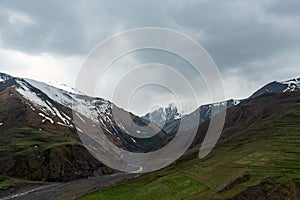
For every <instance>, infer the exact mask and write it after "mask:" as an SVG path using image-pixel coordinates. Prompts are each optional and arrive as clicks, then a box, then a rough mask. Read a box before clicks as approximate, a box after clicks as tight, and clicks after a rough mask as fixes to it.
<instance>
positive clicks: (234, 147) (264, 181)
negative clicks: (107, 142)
mask: <svg viewBox="0 0 300 200" xmlns="http://www.w3.org/2000/svg"><path fill="white" fill-rule="evenodd" d="M232 134H233V135H232ZM226 135H228V137H229V135H230V139H228V140H227V141H226V142H223V143H221V144H219V145H218V146H217V147H216V148H215V149H214V150H213V151H212V152H211V153H210V154H209V155H208V156H207V157H206V158H204V159H202V160H200V159H198V158H194V159H192V160H190V161H187V162H183V163H179V164H176V165H173V166H171V167H168V168H166V169H163V170H161V171H157V172H153V173H150V174H147V175H144V176H142V177H140V178H139V179H137V180H135V181H132V182H129V183H126V184H122V185H118V186H116V187H113V188H110V189H107V190H104V191H101V192H98V193H94V194H90V195H87V196H84V197H82V198H80V199H81V200H93V199H97V200H99V199H110V200H113V199H118V200H119V199H125V200H126V199H130V200H132V199H141V200H145V199H231V198H233V199H298V198H299V194H300V193H299V190H300V110H295V109H293V110H290V111H287V112H286V113H285V114H283V115H280V116H276V117H272V118H269V119H264V120H262V121H260V122H256V123H254V124H253V125H251V126H250V127H248V128H247V129H245V130H243V131H242V132H239V133H232V130H230V129H227V130H224V132H223V136H225V137H226ZM198 149H199V147H196V148H194V149H191V150H190V151H189V152H187V153H186V155H185V156H188V154H194V153H196V152H197V151H198ZM258 197H260V198H258Z"/></svg>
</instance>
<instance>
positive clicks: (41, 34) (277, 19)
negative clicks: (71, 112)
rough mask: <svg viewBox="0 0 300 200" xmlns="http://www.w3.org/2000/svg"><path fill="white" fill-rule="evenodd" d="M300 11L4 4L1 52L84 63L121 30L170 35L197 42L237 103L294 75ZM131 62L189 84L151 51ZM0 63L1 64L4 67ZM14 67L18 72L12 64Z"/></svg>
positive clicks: (263, 1)
mask: <svg viewBox="0 0 300 200" xmlns="http://www.w3.org/2000/svg"><path fill="white" fill-rule="evenodd" d="M299 10H300V1H298V0H287V1H281V0H273V1H272V0H253V1H248V2H247V1H237V0H233V1H218V0H188V1H180V0H175V1H174V0H173V1H171V0H166V1H159V0H154V1H146V0H144V1H140V0H131V1H123V0H118V1H96V0H95V1H93V0H79V1H68V0H53V1H38V0H27V1H17V0H3V1H1V3H0V45H1V48H3V49H10V50H14V51H20V52H24V53H26V54H28V55H39V54H41V53H43V52H46V53H49V54H51V55H52V56H53V59H55V58H57V57H59V58H61V57H64V56H65V57H72V56H77V55H80V56H82V55H83V56H86V55H87V54H88V53H89V51H90V50H91V49H92V48H94V47H95V46H96V45H97V44H98V43H99V42H102V41H103V40H104V39H106V38H107V37H109V36H111V35H113V34H116V33H119V32H120V31H123V30H128V29H131V28H137V27H144V26H158V27H165V28H171V29H175V30H178V31H181V32H183V33H185V34H187V35H189V36H191V37H192V38H194V39H196V40H197V41H198V42H199V43H201V44H202V45H203V46H204V47H205V49H206V50H207V51H208V53H209V54H210V55H211V56H212V58H213V59H214V61H215V62H216V64H217V65H218V67H219V68H220V71H221V73H222V75H223V78H224V83H225V87H226V89H227V94H228V97H234V98H242V97H246V96H248V95H250V93H251V92H252V91H254V90H255V89H257V88H258V87H259V86H260V85H261V84H264V83H266V82H268V81H272V80H280V79H288V78H292V77H298V76H300V67H299V65H300V59H299V56H298V55H299V52H300V38H299V35H300V14H299V13H300V12H299ZM174 42H176V41H174ZM0 53H1V51H0ZM3 55H4V54H3ZM5 55H6V54H5ZM9 55H11V54H9ZM132 58H134V59H135V62H134V63H135V64H137V63H138V64H142V63H145V62H153V61H156V62H158V61H160V62H161V63H165V64H168V65H170V66H173V67H174V68H175V69H177V70H179V71H181V72H182V73H183V74H185V75H186V77H188V78H190V79H191V80H192V79H193V78H194V74H193V72H192V71H185V69H186V66H187V65H186V64H185V63H182V61H178V60H177V59H174V58H173V57H172V56H168V55H161V54H158V53H155V52H151V53H147V54H143V53H140V54H136V55H134V56H133V57H132ZM0 59H1V60H0V63H1V65H5V63H8V62H6V60H8V59H6V58H0ZM37 59H38V58H37ZM10 60H12V59H10ZM75 60H76V59H75ZM77 60H78V59H77ZM37 63H39V62H38V61H37ZM58 63H61V62H58ZM28 65H30V63H27V66H28ZM36 65H38V64H35V66H36ZM13 66H14V70H16V69H15V68H16V66H18V65H17V64H14V65H13ZM62 66H63V65H62ZM9 67H11V65H9ZM9 67H7V66H5V67H4V66H2V67H0V70H1V69H8V68H9ZM66 68H67V69H64V71H68V70H69V71H72V68H71V67H70V66H68V67H66ZM77 68H78V69H79V64H78V66H77ZM32 73H34V72H32ZM57 73H59V72H57ZM113 73H117V72H116V71H114V72H113ZM168 78H169V79H170V81H172V77H168ZM66 79H70V80H74V76H72V77H71V76H70V77H68V78H66ZM111 80H114V79H111ZM174 81H175V80H174ZM68 82H70V81H68ZM237 85H238V86H237ZM243 88H246V89H243ZM161 93H163V92H161ZM151 94H152V93H151ZM161 95H162V96H163V94H161ZM141 96H143V95H141ZM151 96H153V95H151ZM147 98H148V99H147V101H148V100H149V101H151V99H149V95H148V96H147ZM152 100H153V102H154V101H156V100H155V98H153V99H152ZM165 104H167V103H165ZM137 107H139V108H138V109H141V108H142V107H143V106H142V105H139V106H137Z"/></svg>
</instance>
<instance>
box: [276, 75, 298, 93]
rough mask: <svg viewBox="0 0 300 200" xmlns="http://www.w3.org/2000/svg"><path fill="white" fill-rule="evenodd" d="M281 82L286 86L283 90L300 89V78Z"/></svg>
mask: <svg viewBox="0 0 300 200" xmlns="http://www.w3.org/2000/svg"><path fill="white" fill-rule="evenodd" d="M281 84H285V85H287V88H286V89H285V90H284V91H283V92H287V91H295V90H300V78H295V79H291V80H288V81H282V82H281Z"/></svg>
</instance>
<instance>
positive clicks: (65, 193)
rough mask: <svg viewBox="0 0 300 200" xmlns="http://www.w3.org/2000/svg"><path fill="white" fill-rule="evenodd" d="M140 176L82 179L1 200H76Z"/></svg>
mask: <svg viewBox="0 0 300 200" xmlns="http://www.w3.org/2000/svg"><path fill="white" fill-rule="evenodd" d="M138 176H140V175H139V174H124V173H123V174H113V175H106V176H100V177H93V178H88V179H81V180H76V181H71V182H67V183H57V184H53V185H47V186H42V187H38V188H35V189H32V190H28V191H24V192H20V193H17V194H14V195H11V196H8V197H4V198H0V200H32V199H39V200H52V199H57V200H59V199H61V200H69V199H75V198H77V197H80V196H82V195H85V194H89V193H92V192H96V191H99V190H103V189H106V188H108V187H112V186H114V185H116V184H118V183H123V182H125V181H128V180H131V179H134V178H137V177H138Z"/></svg>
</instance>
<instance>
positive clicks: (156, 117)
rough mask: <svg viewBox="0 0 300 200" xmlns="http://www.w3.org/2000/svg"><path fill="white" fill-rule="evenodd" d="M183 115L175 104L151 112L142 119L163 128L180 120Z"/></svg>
mask: <svg viewBox="0 0 300 200" xmlns="http://www.w3.org/2000/svg"><path fill="white" fill-rule="evenodd" d="M181 116H182V114H181V113H180V112H179V110H178V108H177V106H176V104H175V103H170V104H169V105H168V106H166V107H160V108H158V109H156V110H154V111H153V112H149V113H147V114H146V115H144V116H142V118H144V119H146V120H149V121H151V122H153V123H155V124H157V125H158V126H159V127H161V128H163V127H164V125H165V124H167V123H169V122H172V121H174V120H176V119H180V118H181Z"/></svg>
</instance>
